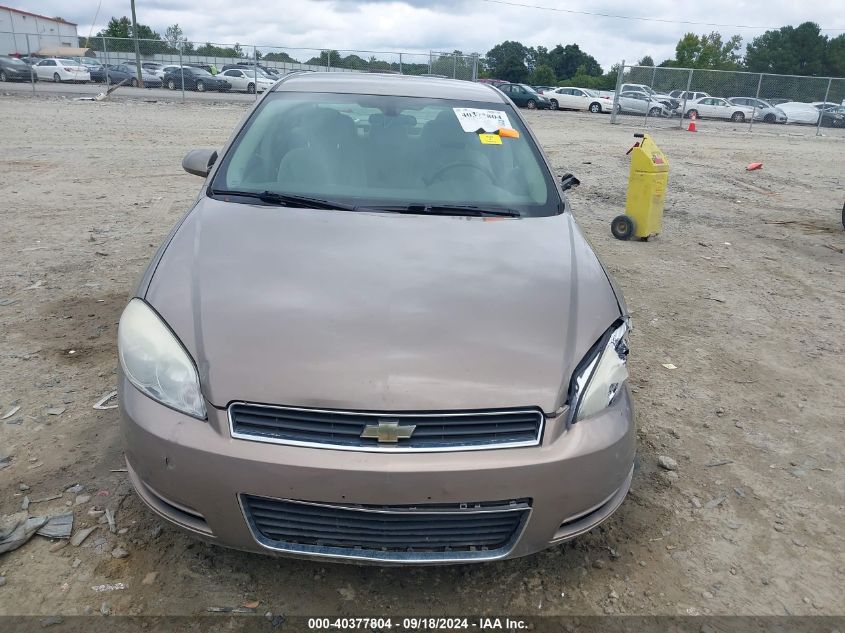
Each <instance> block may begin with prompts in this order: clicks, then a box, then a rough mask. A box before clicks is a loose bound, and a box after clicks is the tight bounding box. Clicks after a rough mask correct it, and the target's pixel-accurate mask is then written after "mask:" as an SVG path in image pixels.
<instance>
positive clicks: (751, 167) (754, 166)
mask: <svg viewBox="0 0 845 633" xmlns="http://www.w3.org/2000/svg"><path fill="white" fill-rule="evenodd" d="M762 168H763V163H749V164H748V167H746V168H745V171H755V170H757V169H762Z"/></svg>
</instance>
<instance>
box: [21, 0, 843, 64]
mask: <svg viewBox="0 0 845 633" xmlns="http://www.w3.org/2000/svg"><path fill="white" fill-rule="evenodd" d="M6 2H8V3H9V4H11V5H12V6H14V7H16V8H19V9H23V10H27V11H31V12H34V13H40V14H44V15H49V16H61V17H63V18H65V19H66V20H69V21H71V22H76V23H77V24H78V25H79V26H78V33H79V35H80V36H83V37H84V36H87V35H88V34H89V33H96V32H97V31H98V30H100V29H102V28H103V27H104V26H105V24H106V23H107V22H108V20H109V18H110V17H112V16H116V17H120V16H123V15H127V16H128V15H130V10H129V0H102V2H99V0H89V1H86V0H77V1H74V2H68V1H67V0H29V1H23V0H21V1H20V2H16V1H15V0H6ZM513 2H514V3H516V4H530V5H535V6H544V7H554V8H558V9H561V8H563V9H568V10H575V11H588V12H593V13H603V14H612V15H624V16H637V17H647V18H658V19H661V20H680V21H687V22H701V23H707V22H711V23H718V24H732V25H747V26H752V27H770V28H771V27H773V28H777V27H780V26H783V25H787V24H792V25H798V24H800V23H801V22H805V21H807V20H811V21H814V22H817V23H818V24H819V25H820V26H821V27H822V28H836V27H838V28H839V30H829V31H825V32H826V34H827V35H830V36H836V35H840V34H841V33H845V14H843V12H842V10H841V6H838V4H839V3H837V2H826V3H810V2H797V1H796V0H765V1H764V2H763V3H760V2H757V1H754V2H751V1H747V0H707V1H706V2H690V1H684V0H650V1H649V2H647V3H645V2H644V3H632V2H630V0H568V1H567V2H561V1H560V0H513ZM98 5H99V11H98ZM197 6H201V7H202V12H201V13H199V12H197V10H196V8H197ZM761 9H762V10H761ZM136 10H137V15H138V21H139V22H141V23H143V24H147V25H149V26H151V27H152V28H153V29H154V30H155V31H157V32H159V33H161V34H163V33H164V31H165V29H166V28H167V26H168V25H170V24H174V23H178V24H179V25H180V26H181V27H182V28H183V30H184V32H185V35H186V36H187V37H188V39H190V40H195V41H198V42H200V43H204V42H207V41H208V42H213V43H219V44H232V43H234V42H239V43H241V44H242V45H243V44H257V45H258V46H259V49H261V48H262V47H264V46H278V47H286V48H288V49H290V48H300V47H301V48H313V49H321V48H322V49H325V48H333V49H338V50H365V51H414V52H425V53H426V56H427V52H428V51H429V50H434V51H452V50H455V49H459V50H461V51H463V52H465V53H471V52H477V53H480V54H482V55H483V54H484V53H486V52H487V51H488V50H490V48H492V47H493V46H494V45H496V44H498V43H499V42H502V41H504V40H517V41H520V42H522V43H523V44H525V45H527V46H538V45H541V46H546V47H549V48H551V47H553V46H554V45H556V44H558V43H562V44H564V45H565V44H570V43H577V44H578V45H579V46H580V47H581V48H582V50H585V51H586V52H587V53H589V54H591V55H592V56H593V57H595V58H596V59H597V60H598V61H599V63H600V64H601V65H602V66H603V67H604V68H605V69H607V68H609V67H610V66H611V65H612V64H614V63H617V62H619V61H620V60H622V59H625V60H626V61H627V62H628V63H631V62H636V60H638V59H640V58H641V57H643V56H644V55H650V56H651V57H652V58H653V59H654V61H655V62H656V63H659V62H661V61H662V60H664V59H667V58H671V57H673V56H674V49H675V44H676V43H677V41H678V40H679V39H680V38H681V37H682V36H683V35H684V34H685V33H687V32H690V31H692V32H695V33H699V34H700V33H709V32H710V31H713V30H716V31H719V32H720V33H722V35H723V37H724V38H725V39H727V37H728V36H730V35H733V34H740V35H742V36H743V37H744V38H746V41H750V40H751V39H752V38H753V37H754V36H756V35H759V34H761V33H762V32H763V31H765V28H737V27H731V26H706V25H703V24H702V25H691V24H675V23H666V22H653V21H644V20H630V19H616V18H609V17H598V16H589V15H578V14H572V13H565V12H561V11H549V10H539V9H533V8H527V7H521V6H513V5H508V4H502V3H497V2H489V1H485V0H405V1H402V2H397V1H395V0H282V1H281V2H277V3H269V2H265V1H261V0H240V1H239V2H232V1H231V0H204V1H203V2H202V3H201V4H200V5H198V4H197V3H196V2H195V1H194V0H136ZM265 50H266V49H265ZM743 50H744V47H743ZM288 52H289V53H290V54H291V55H293V56H294V57H295V58H298V59H299V58H305V57H310V56H312V52H311V51H306V52H303V53H300V54H297V52H296V51H290V50H289V51H288Z"/></svg>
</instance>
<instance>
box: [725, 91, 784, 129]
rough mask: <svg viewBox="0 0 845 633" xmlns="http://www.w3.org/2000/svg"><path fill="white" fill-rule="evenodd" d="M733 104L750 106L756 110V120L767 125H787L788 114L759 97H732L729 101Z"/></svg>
mask: <svg viewBox="0 0 845 633" xmlns="http://www.w3.org/2000/svg"><path fill="white" fill-rule="evenodd" d="M728 101H730V102H731V103H732V104H734V105H738V106H750V107H751V108H753V109H754V120H755V121H763V122H765V123H786V121H787V116H786V112H784V111H783V110H781V109H780V108H778V107H777V106H773V105H772V104H771V103H769V102H768V101H764V100H763V99H758V98H757V97H731V98H730V99H728Z"/></svg>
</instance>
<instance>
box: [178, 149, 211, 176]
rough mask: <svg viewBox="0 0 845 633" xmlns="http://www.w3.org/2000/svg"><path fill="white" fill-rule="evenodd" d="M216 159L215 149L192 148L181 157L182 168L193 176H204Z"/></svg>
mask: <svg viewBox="0 0 845 633" xmlns="http://www.w3.org/2000/svg"><path fill="white" fill-rule="evenodd" d="M216 160H217V150H214V149H192V150H191V151H190V152H188V153H187V154H185V158H183V159H182V169H184V170H185V171H186V172H188V173H189V174H193V175H194V176H202V177H203V178H205V177H206V176H208V172H209V171H211V167H212V166H213V165H214V162H215V161H216Z"/></svg>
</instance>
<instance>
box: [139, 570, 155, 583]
mask: <svg viewBox="0 0 845 633" xmlns="http://www.w3.org/2000/svg"><path fill="white" fill-rule="evenodd" d="M156 578H158V572H157V571H151V572H149V573H148V574H147V575H146V576H144V579H143V580H142V581H141V584H142V585H151V584H153V583H154V582H155V581H156Z"/></svg>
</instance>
